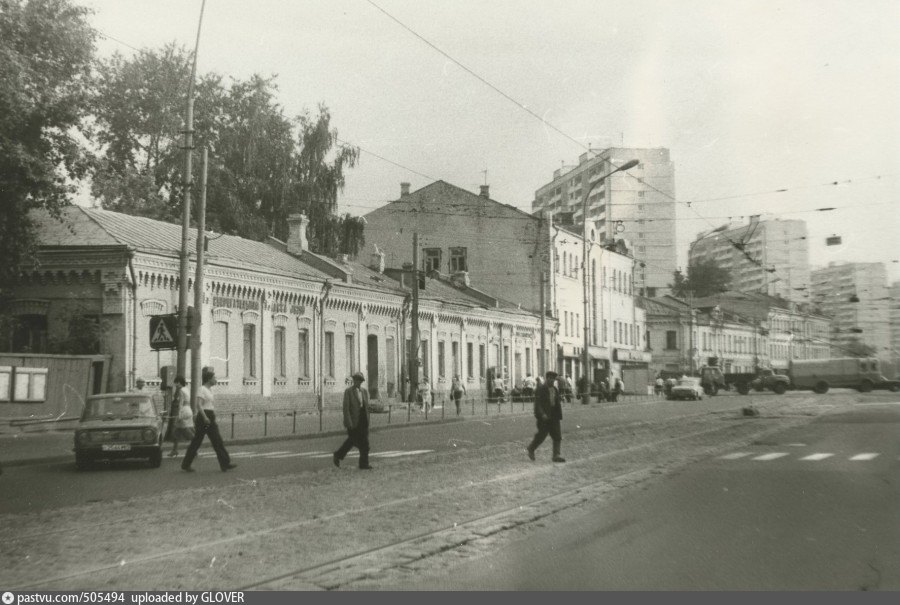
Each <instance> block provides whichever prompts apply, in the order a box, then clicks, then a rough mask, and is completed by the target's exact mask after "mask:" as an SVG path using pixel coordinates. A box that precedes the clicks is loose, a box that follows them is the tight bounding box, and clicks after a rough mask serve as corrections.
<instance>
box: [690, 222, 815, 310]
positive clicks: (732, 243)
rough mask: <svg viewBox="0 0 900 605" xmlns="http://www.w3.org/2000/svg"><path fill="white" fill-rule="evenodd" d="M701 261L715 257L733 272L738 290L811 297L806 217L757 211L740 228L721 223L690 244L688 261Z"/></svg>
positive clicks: (788, 297) (798, 298) (792, 297)
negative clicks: (762, 215) (770, 216)
mask: <svg viewBox="0 0 900 605" xmlns="http://www.w3.org/2000/svg"><path fill="white" fill-rule="evenodd" d="M698 261H713V262H715V263H716V264H717V265H718V266H719V267H722V268H723V269H727V270H728V271H730V272H731V286H732V288H734V289H737V290H741V291H743V292H762V293H763V294H768V295H770V296H779V297H781V298H783V299H785V300H788V301H791V302H796V303H804V302H809V246H808V243H807V239H806V223H805V222H804V221H800V220H787V221H783V220H774V221H761V220H759V217H758V216H754V217H751V218H750V222H749V224H747V225H744V226H742V227H733V228H732V227H729V226H725V225H723V226H722V227H719V228H717V229H714V230H713V231H710V232H708V233H705V234H701V235H700V236H698V237H697V239H696V240H694V242H693V243H691V247H690V250H689V252H688V264H694V263H695V262H698Z"/></svg>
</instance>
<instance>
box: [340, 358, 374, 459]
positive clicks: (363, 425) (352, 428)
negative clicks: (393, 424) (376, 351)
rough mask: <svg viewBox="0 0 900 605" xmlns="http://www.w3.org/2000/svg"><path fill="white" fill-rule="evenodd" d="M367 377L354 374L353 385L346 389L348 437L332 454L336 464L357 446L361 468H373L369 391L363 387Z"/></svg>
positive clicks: (345, 419)
mask: <svg viewBox="0 0 900 605" xmlns="http://www.w3.org/2000/svg"><path fill="white" fill-rule="evenodd" d="M365 379H366V377H365V376H363V374H362V372H357V373H355V374H354V375H353V385H352V386H349V387H347V388H346V389H344V428H346V429H347V439H345V440H344V443H343V444H341V447H339V448H338V449H337V451H336V452H334V453H333V454H332V455H331V459H332V460H333V461H334V465H335V466H340V465H341V460H343V459H344V457H345V456H346V455H347V452H349V451H350V448H353V447H355V448H356V449H358V450H359V468H360V469H362V470H371V469H372V467H371V466H369V393H368V392H367V391H366V390H365V389H364V388H362V383H363V382H364V381H365Z"/></svg>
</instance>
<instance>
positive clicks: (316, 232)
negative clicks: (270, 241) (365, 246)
mask: <svg viewBox="0 0 900 605" xmlns="http://www.w3.org/2000/svg"><path fill="white" fill-rule="evenodd" d="M190 64H191V54H190V53H189V52H188V51H186V50H185V49H183V48H179V47H176V46H174V45H170V46H167V47H165V48H163V49H162V50H159V51H152V50H145V51H143V52H141V53H140V54H139V55H137V56H136V57H134V58H133V59H124V58H123V57H121V56H119V55H116V56H114V57H113V58H111V59H110V60H108V61H105V62H102V64H101V67H100V68H99V69H98V71H99V73H100V77H99V78H98V87H97V96H96V98H95V102H94V111H95V115H96V118H97V121H96V125H95V129H96V133H95V134H96V140H97V141H98V142H100V143H101V144H102V145H103V148H102V149H103V150H102V153H101V154H100V158H99V160H98V162H97V170H96V173H95V175H94V193H95V195H97V196H98V197H99V198H100V199H101V200H102V204H103V206H104V207H105V208H109V209H114V210H118V211H122V212H126V213H130V214H139V215H142V216H150V217H153V218H161V219H166V218H168V219H169V220H177V219H178V218H179V217H180V215H181V211H180V207H181V201H182V199H183V188H182V186H181V182H182V180H183V152H182V149H181V145H182V133H181V131H182V130H183V128H184V126H183V115H184V107H185V102H186V101H185V100H186V96H187V85H188V81H189V78H190ZM277 92H278V87H277V82H276V79H275V78H274V77H269V78H264V77H262V76H260V75H253V76H251V77H250V78H249V79H247V80H237V79H231V80H230V81H229V82H228V83H227V84H226V83H225V82H223V80H222V78H220V77H219V76H216V75H214V74H206V75H201V76H199V78H198V84H197V86H196V94H195V102H194V148H195V151H194V154H195V155H194V160H193V164H194V167H195V170H194V182H195V184H196V183H198V182H199V178H198V174H199V169H200V163H199V158H200V149H202V148H203V147H204V146H205V147H207V148H208V149H209V152H210V165H209V167H208V176H207V226H208V228H209V229H211V230H215V231H221V232H224V233H230V234H234V235H240V236H242V237H247V238H251V239H257V240H259V239H264V238H265V237H266V236H267V235H272V236H275V237H278V238H280V239H285V238H286V237H287V216H288V215H289V214H292V213H295V212H304V213H305V214H307V215H308V216H309V218H310V227H309V241H310V247H311V248H312V249H313V250H315V251H319V252H322V253H325V254H330V255H333V254H336V253H338V252H349V253H354V254H355V253H356V252H357V251H358V250H359V248H360V247H361V245H362V243H363V241H362V222H361V221H359V220H358V219H355V218H353V217H349V216H344V217H340V216H337V215H336V213H335V210H336V207H337V195H338V193H339V192H340V190H341V189H342V188H343V186H344V183H345V180H344V172H345V170H347V169H349V168H351V167H353V166H354V165H355V163H356V161H357V160H358V157H359V156H358V150H356V149H352V148H346V147H342V146H339V145H337V133H336V132H335V131H334V130H333V129H332V127H331V116H330V114H329V112H328V109H327V108H326V107H324V106H320V107H319V112H318V115H316V116H311V115H310V114H309V113H308V112H306V113H304V114H303V115H301V116H298V117H297V118H293V119H292V118H288V117H287V116H286V115H285V114H284V110H283V108H282V107H281V106H280V105H279V104H278V102H277V100H276V95H277ZM198 197H199V196H198V195H194V196H193V199H194V200H196V199H198Z"/></svg>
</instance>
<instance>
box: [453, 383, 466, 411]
mask: <svg viewBox="0 0 900 605" xmlns="http://www.w3.org/2000/svg"><path fill="white" fill-rule="evenodd" d="M465 392H466V385H464V384H463V383H462V380H460V379H459V376H454V377H453V382H451V383H450V396H451V397H453V403H455V404H456V415H457V416H459V405H460V400H461V399H462V396H463V393H465Z"/></svg>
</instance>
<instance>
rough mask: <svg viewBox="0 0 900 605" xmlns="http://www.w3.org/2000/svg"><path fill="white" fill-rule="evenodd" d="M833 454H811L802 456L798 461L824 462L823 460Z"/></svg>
mask: <svg viewBox="0 0 900 605" xmlns="http://www.w3.org/2000/svg"><path fill="white" fill-rule="evenodd" d="M832 456H834V454H812V455H810V456H804V457H803V458H800V460H825V458H831V457H832Z"/></svg>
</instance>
